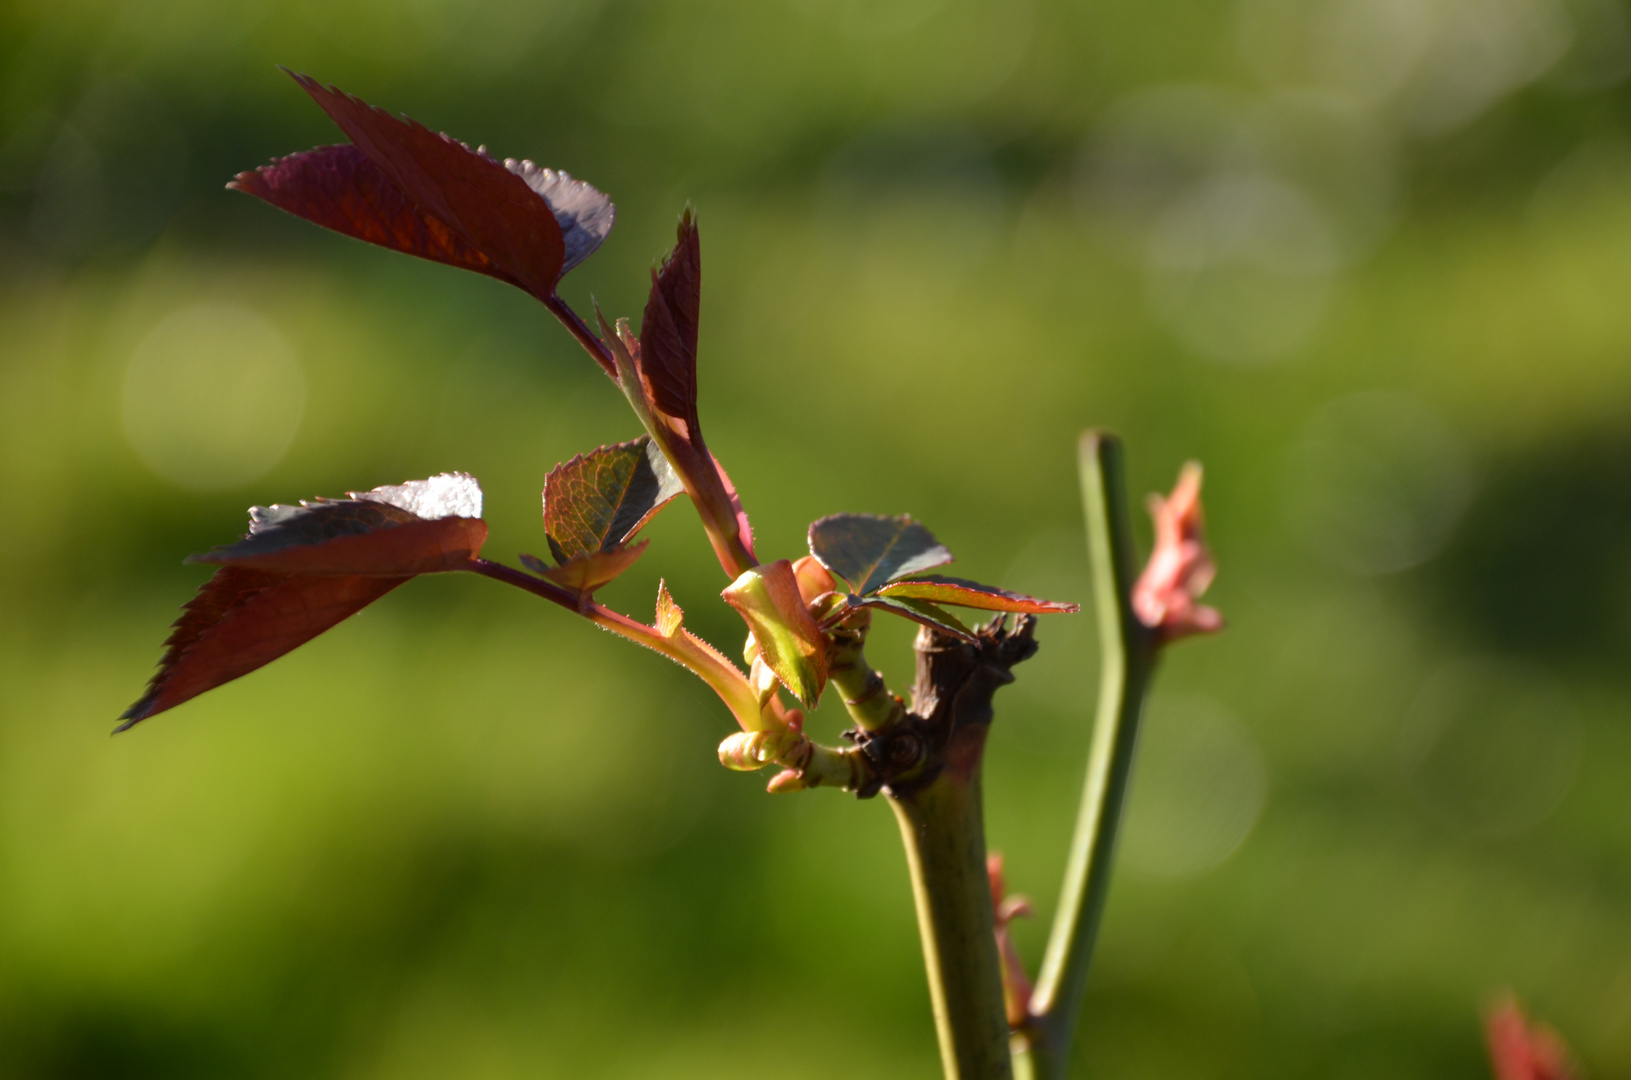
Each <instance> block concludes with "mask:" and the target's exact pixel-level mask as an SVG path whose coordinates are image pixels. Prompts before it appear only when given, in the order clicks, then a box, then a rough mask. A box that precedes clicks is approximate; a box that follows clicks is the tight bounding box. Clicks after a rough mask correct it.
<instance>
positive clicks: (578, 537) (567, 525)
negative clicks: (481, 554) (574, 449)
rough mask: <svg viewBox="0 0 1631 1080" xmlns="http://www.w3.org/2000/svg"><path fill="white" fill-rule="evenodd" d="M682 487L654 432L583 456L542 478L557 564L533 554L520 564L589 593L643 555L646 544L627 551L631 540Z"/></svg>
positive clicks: (548, 529) (582, 593) (547, 532)
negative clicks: (655, 438)
mask: <svg viewBox="0 0 1631 1080" xmlns="http://www.w3.org/2000/svg"><path fill="white" fill-rule="evenodd" d="M684 490H685V489H684V487H683V486H682V485H681V484H680V481H679V477H678V476H676V475H675V474H674V470H673V468H672V467H671V466H670V465H669V464H668V461H667V459H666V458H664V457H663V455H662V451H660V450H659V449H658V448H657V446H656V445H655V444H654V443H653V442H652V440H651V436H649V435H642V436H640V437H639V438H638V439H635V440H633V441H632V442H626V443H618V444H617V445H615V446H602V447H600V448H599V449H598V450H593V451H591V452H590V453H587V454H579V455H578V456H577V457H575V458H573V459H572V460H571V461H568V462H565V463H564V464H561V465H557V466H555V468H554V469H552V470H551V471H550V474H549V477H548V478H547V479H546V480H545V481H544V533H545V535H546V536H547V538H548V540H549V550H550V554H551V555H553V556H554V557H555V561H556V562H557V563H559V565H558V566H550V565H549V564H548V563H546V562H545V561H544V560H542V559H540V558H538V557H536V556H533V555H523V556H522V557H521V561H522V562H524V563H525V564H526V566H527V568H528V569H529V570H531V571H532V572H533V573H535V574H538V575H539V576H540V577H545V578H548V579H549V580H550V581H553V582H555V584H557V585H560V586H562V587H563V588H567V589H571V590H573V591H574V592H576V593H578V594H579V595H580V596H588V595H589V594H591V593H593V592H594V591H595V590H596V589H598V588H600V587H601V586H602V585H605V584H606V583H607V582H609V581H612V580H613V579H615V578H616V577H617V576H618V575H619V574H621V573H623V571H625V570H627V569H628V568H629V567H630V566H631V565H632V564H633V563H634V560H635V559H637V558H639V557H640V553H641V552H642V551H644V550H645V549H646V545H645V544H643V543H641V544H636V545H634V546H632V547H630V546H628V543H629V541H630V540H632V539H633V538H634V534H635V533H637V532H639V531H640V529H641V528H643V527H644V526H645V524H646V522H648V521H650V520H651V519H652V517H653V516H654V515H655V514H656V513H657V511H659V510H661V509H662V508H663V507H664V506H667V505H668V503H669V501H670V500H672V499H673V498H674V497H675V496H676V495H678V494H680V492H682V491H684Z"/></svg>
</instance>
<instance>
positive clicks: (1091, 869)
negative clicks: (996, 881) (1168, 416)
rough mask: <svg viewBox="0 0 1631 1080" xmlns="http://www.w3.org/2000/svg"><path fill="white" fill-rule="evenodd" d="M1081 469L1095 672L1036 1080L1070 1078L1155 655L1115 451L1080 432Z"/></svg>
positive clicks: (1044, 990)
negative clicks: (1135, 596)
mask: <svg viewBox="0 0 1631 1080" xmlns="http://www.w3.org/2000/svg"><path fill="white" fill-rule="evenodd" d="M1079 460H1080V467H1081V479H1082V498H1083V501H1084V503H1085V504H1086V512H1087V531H1088V551H1089V554H1090V556H1091V558H1092V563H1093V591H1094V596H1095V600H1096V601H1097V607H1098V613H1099V640H1100V648H1101V666H1102V671H1101V675H1100V683H1099V710H1098V717H1097V719H1096V720H1095V722H1094V727H1093V743H1092V749H1091V750H1090V752H1089V756H1088V763H1087V779H1086V782H1085V783H1084V785H1083V789H1082V807H1081V812H1080V814H1079V816H1078V817H1077V820H1076V835H1075V837H1074V838H1073V840H1072V841H1071V848H1070V860H1069V863H1068V864H1067V866H1066V868H1065V880H1064V884H1063V885H1062V886H1061V888H1060V893H1059V907H1058V911H1057V914H1056V915H1055V917H1054V923H1053V931H1052V933H1051V934H1050V935H1049V938H1048V951H1047V954H1046V956H1045V958H1044V959H1043V962H1042V972H1041V975H1040V976H1039V977H1038V979H1037V984H1036V991H1035V993H1034V994H1033V996H1032V998H1031V1016H1032V1020H1031V1022H1030V1024H1028V1025H1027V1028H1026V1031H1025V1032H1024V1033H1023V1035H1024V1037H1023V1039H1022V1049H1021V1051H1020V1058H1021V1059H1022V1061H1021V1062H1019V1063H1017V1064H1018V1066H1019V1071H1020V1074H1021V1075H1022V1076H1024V1077H1027V1078H1029V1077H1035V1080H1061V1078H1063V1077H1064V1076H1065V1075H1066V1073H1067V1071H1068V1066H1069V1060H1070V1044H1071V1039H1072V1037H1073V1036H1074V1034H1075V1031H1076V1022H1077V1020H1078V1018H1079V1016H1080V1013H1081V1005H1082V995H1083V992H1084V991H1085V990H1086V987H1087V973H1088V967H1089V965H1090V963H1091V961H1092V959H1093V945H1094V941H1095V939H1096V938H1097V936H1098V930H1099V920H1100V918H1101V917H1102V916H1103V914H1104V904H1105V898H1106V897H1107V896H1108V895H1109V891H1110V871H1111V867H1112V862H1113V859H1114V857H1115V844H1116V833H1117V830H1118V829H1119V828H1120V825H1121V815H1122V808H1123V805H1124V803H1125V802H1126V798H1127V782H1128V779H1129V777H1130V775H1131V773H1132V764H1133V749H1134V746H1135V744H1136V742H1137V738H1138V723H1139V716H1140V714H1141V713H1142V711H1143V707H1144V694H1145V691H1146V690H1147V689H1148V687H1149V682H1150V676H1151V674H1152V673H1153V671H1154V667H1155V656H1156V636H1155V633H1154V631H1152V630H1151V629H1150V628H1149V627H1147V626H1145V625H1144V624H1143V623H1142V622H1141V621H1140V620H1139V618H1138V616H1137V615H1136V614H1135V613H1134V611H1133V608H1132V599H1131V598H1132V589H1133V582H1134V573H1135V572H1134V565H1135V561H1134V554H1133V539H1132V527H1131V513H1130V510H1129V508H1128V504H1127V483H1126V477H1125V475H1124V472H1123V468H1122V454H1121V443H1120V441H1119V440H1118V439H1117V438H1116V437H1115V436H1113V435H1110V434H1108V433H1104V432H1088V433H1087V434H1085V435H1083V436H1082V441H1081V447H1080V459H1079Z"/></svg>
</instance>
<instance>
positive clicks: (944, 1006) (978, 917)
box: [884, 615, 1036, 1080]
mask: <svg viewBox="0 0 1631 1080" xmlns="http://www.w3.org/2000/svg"><path fill="white" fill-rule="evenodd" d="M1035 632H1036V617H1035V616H1034V615H1025V616H1021V617H1019V618H1017V619H1015V620H1014V621H1013V625H1012V628H1010V627H1009V626H1008V624H1007V622H1006V621H1005V620H1004V619H1003V618H1001V617H998V618H997V619H994V620H993V621H992V622H991V623H989V624H987V625H986V626H983V627H981V628H980V629H979V630H978V631H977V632H976V634H975V640H974V641H972V642H966V641H963V640H961V639H959V638H956V637H952V636H950V635H948V634H943V633H939V632H937V631H933V630H930V629H927V628H925V629H923V630H920V631H918V636H917V643H916V648H917V680H916V682H915V683H914V685H913V687H912V708H911V710H910V712H903V713H902V714H901V715H900V716H899V717H897V718H896V720H895V721H893V722H892V723H890V724H889V725H886V727H885V729H884V731H885V732H886V733H887V732H890V731H893V730H895V729H899V730H900V731H901V732H902V734H899V735H895V736H889V737H890V739H891V744H892V745H893V746H894V747H896V748H900V747H905V746H910V745H913V744H914V743H918V744H920V745H922V746H923V747H924V752H923V753H922V754H921V755H919V757H920V759H921V760H920V763H919V764H918V765H916V766H912V767H910V768H908V769H907V770H906V771H904V772H902V773H899V774H890V777H889V786H887V787H886V788H885V789H884V790H885V791H886V792H887V794H888V795H889V801H890V804H891V805H892V806H893V807H894V810H895V816H896V818H897V819H898V820H899V821H900V831H901V839H902V841H903V842H904V843H905V845H906V856H907V862H908V864H909V865H910V868H911V872H912V892H913V894H914V895H915V897H916V899H917V917H918V928H919V930H920V931H921V932H922V935H923V959H924V964H925V966H926V967H927V968H928V973H929V996H930V999H931V1000H932V1001H933V1003H934V1019H935V1028H936V1031H937V1033H938V1034H939V1037H940V1059H941V1064H942V1065H943V1066H944V1068H945V1074H946V1076H947V1078H948V1080H1009V1078H1010V1077H1012V1076H1013V1065H1012V1062H1011V1060H1010V1058H1011V1051H1010V1048H1009V1033H1008V1014H1007V1010H1006V1009H1005V1008H1004V1005H1003V997H1002V961H1001V958H1000V957H999V955H998V953H997V936H996V919H995V917H994V915H993V912H992V910H991V885H990V879H989V878H988V877H987V875H986V863H985V823H984V818H983V808H982V806H981V800H980V763H981V759H982V758H983V757H984V754H985V740H986V734H987V732H989V730H990V727H991V720H992V716H993V710H992V706H991V699H992V696H993V695H994V694H995V693H996V692H997V689H998V688H999V687H1001V686H1005V685H1007V684H1008V683H1010V682H1013V681H1014V676H1013V673H1012V670H1011V669H1012V668H1013V666H1014V665H1015V664H1017V663H1020V662H1021V661H1023V660H1026V659H1028V658H1029V657H1030V656H1032V655H1033V654H1034V653H1035V652H1036V638H1035V636H1034V635H1035ZM887 756H888V757H890V758H891V759H892V758H893V757H894V754H893V753H891V754H889V755H887Z"/></svg>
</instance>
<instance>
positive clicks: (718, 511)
mask: <svg viewBox="0 0 1631 1080" xmlns="http://www.w3.org/2000/svg"><path fill="white" fill-rule="evenodd" d="M701 287H702V249H701V245H700V241H699V239H698V235H697V228H696V221H695V219H694V218H693V217H692V215H691V212H690V211H689V210H687V211H686V212H685V214H684V215H683V216H682V217H681V218H680V225H679V234H678V239H677V241H676V243H675V245H674V250H673V251H672V252H671V253H670V254H669V256H668V258H667V259H665V260H664V261H663V264H662V266H661V267H659V268H658V269H657V270H656V271H654V272H653V273H652V282H651V295H650V297H649V298H648V300H647V302H646V312H645V319H644V322H643V324H642V326H641V329H640V333H641V335H642V336H641V337H639V338H637V337H635V336H634V334H632V333H631V332H629V329H628V326H627V324H625V323H623V322H622V321H619V322H618V325H617V327H616V329H615V330H614V329H613V328H612V327H610V326H608V325H607V324H606V320H605V319H604V318H602V319H601V320H600V325H601V332H602V334H603V335H604V336H605V339H606V344H607V347H608V348H609V349H610V350H611V351H612V353H613V356H614V364H615V367H616V369H617V380H618V384H619V385H620V386H622V388H623V392H624V394H626V395H627V396H628V398H629V403H630V404H631V405H633V406H634V411H635V413H636V414H638V415H639V417H640V420H641V422H642V423H643V424H645V425H646V430H648V431H650V432H651V435H652V437H653V438H654V439H656V440H657V444H658V446H660V447H661V448H662V451H663V454H664V455H665V456H666V457H667V458H668V460H669V461H670V462H671V463H672V464H673V466H674V470H675V472H677V473H678V474H679V477H680V481H681V482H682V483H683V484H684V485H685V490H686V492H687V493H688V494H690V496H691V500H692V501H693V502H694V503H695V504H696V507H697V513H698V514H699V515H700V516H701V517H702V524H703V528H704V529H705V530H706V531H707V533H708V539H709V541H710V542H711V543H712V544H713V547H714V553H715V554H716V555H717V556H718V557H719V562H720V565H721V566H723V567H724V568H725V569H726V571H727V572H728V573H730V574H731V575H732V576H739V575H741V574H742V573H743V572H744V571H746V570H747V569H749V568H750V567H752V566H755V565H757V564H758V561H759V560H758V557H757V556H756V555H754V554H753V529H752V526H751V525H749V523H748V518H747V514H746V513H744V512H743V510H742V501H741V499H740V498H739V497H738V496H737V494H736V488H735V486H734V485H732V483H731V481H730V477H729V476H727V475H726V474H725V470H724V468H723V467H722V466H721V465H720V464H719V462H718V460H717V459H715V458H714V456H713V455H712V454H710V453H709V452H708V446H707V444H706V443H705V442H704V441H703V438H702V426H701V423H700V421H699V419H698V415H697V379H696V370H697V325H698V322H697V320H698V314H699V311H700V299H701Z"/></svg>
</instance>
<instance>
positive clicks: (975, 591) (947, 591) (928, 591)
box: [877, 574, 1081, 615]
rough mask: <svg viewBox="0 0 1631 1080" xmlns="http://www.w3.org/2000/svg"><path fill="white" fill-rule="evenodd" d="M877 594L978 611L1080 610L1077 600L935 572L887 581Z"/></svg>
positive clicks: (1030, 611)
mask: <svg viewBox="0 0 1631 1080" xmlns="http://www.w3.org/2000/svg"><path fill="white" fill-rule="evenodd" d="M877 595H879V596H887V597H892V598H894V599H898V600H932V601H933V602H935V603H937V604H952V605H955V606H956V607H967V608H979V609H980V610H982V611H1015V612H1029V613H1031V614H1035V615H1047V614H1053V613H1064V614H1068V613H1070V612H1073V611H1080V610H1081V605H1079V604H1066V603H1062V602H1060V601H1057V600H1039V599H1037V598H1036V597H1034V596H1026V595H1025V594H1024V593H1016V592H1009V591H1008V590H1007V589H999V588H997V587H996V586H995V585H981V584H980V583H979V582H977V581H965V580H963V579H962V578H954V577H942V576H940V575H939V574H931V575H929V576H926V577H916V578H908V579H907V580H905V581H895V582H891V583H890V584H888V585H885V586H884V587H883V588H881V589H879V590H878V592H877Z"/></svg>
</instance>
